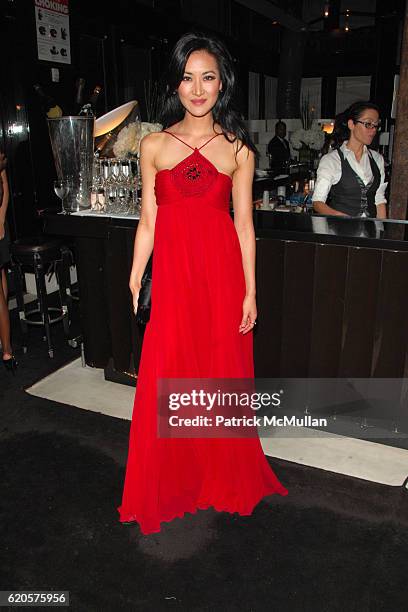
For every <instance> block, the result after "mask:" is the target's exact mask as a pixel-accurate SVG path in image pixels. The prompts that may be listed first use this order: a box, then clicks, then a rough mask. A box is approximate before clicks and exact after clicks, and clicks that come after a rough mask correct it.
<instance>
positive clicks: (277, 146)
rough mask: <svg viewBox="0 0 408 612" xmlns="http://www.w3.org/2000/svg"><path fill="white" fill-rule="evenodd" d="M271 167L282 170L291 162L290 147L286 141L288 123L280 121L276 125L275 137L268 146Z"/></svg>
mask: <svg viewBox="0 0 408 612" xmlns="http://www.w3.org/2000/svg"><path fill="white" fill-rule="evenodd" d="M268 155H269V156H270V167H271V168H273V169H276V170H281V169H282V168H284V167H285V166H286V165H287V164H288V163H289V161H290V147H289V143H288V141H287V140H286V123H284V122H283V121H280V120H279V121H278V122H277V123H276V125H275V136H274V137H273V138H272V140H270V141H269V144H268Z"/></svg>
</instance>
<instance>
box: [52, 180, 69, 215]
mask: <svg viewBox="0 0 408 612" xmlns="http://www.w3.org/2000/svg"><path fill="white" fill-rule="evenodd" d="M71 188H72V181H71V180H70V179H69V178H64V179H57V180H55V181H54V191H55V194H56V195H57V196H58V197H59V198H60V200H61V212H62V214H63V215H67V214H69V212H70V210H69V207H68V206H67V205H66V199H67V196H68V194H69V193H70V191H71ZM64 202H65V205H64Z"/></svg>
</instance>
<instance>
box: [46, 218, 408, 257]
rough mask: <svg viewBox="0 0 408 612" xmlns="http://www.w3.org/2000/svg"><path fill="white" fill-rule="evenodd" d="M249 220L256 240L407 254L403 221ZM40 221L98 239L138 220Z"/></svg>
mask: <svg viewBox="0 0 408 612" xmlns="http://www.w3.org/2000/svg"><path fill="white" fill-rule="evenodd" d="M231 216H232V217H233V211H231ZM253 218H254V227H255V233H256V236H257V237H258V238H261V237H262V238H275V239H281V240H282V239H283V240H299V241H302V242H320V243H322V244H339V245H354V246H357V245H358V246H366V247H375V248H382V249H391V250H393V249H397V250H401V251H406V250H408V222H407V221H397V220H391V219H387V220H381V219H372V218H367V219H362V218H349V217H337V216H324V215H317V214H309V213H297V212H290V211H279V210H270V211H269V210H259V209H258V210H255V209H254V213H253ZM43 220H44V230H45V232H46V233H51V234H53V233H55V234H59V235H72V236H74V235H76V236H84V237H85V236H93V237H100V238H102V237H106V236H107V235H108V233H109V231H110V228H112V227H117V228H120V227H122V228H124V229H125V228H126V229H133V228H136V226H137V223H138V220H139V219H138V217H136V216H131V215H129V216H124V215H121V216H119V215H118V216H115V215H112V216H109V215H105V214H100V213H93V212H91V211H83V212H80V213H74V214H70V215H63V214H61V213H51V212H47V213H45V214H44V215H43Z"/></svg>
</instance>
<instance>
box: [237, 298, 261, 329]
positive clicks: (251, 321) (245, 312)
mask: <svg viewBox="0 0 408 612" xmlns="http://www.w3.org/2000/svg"><path fill="white" fill-rule="evenodd" d="M257 314H258V313H257V310H256V299H255V296H253V297H252V296H250V295H246V296H245V298H244V303H243V305H242V321H241V325H240V326H239V332H242V333H243V334H246V333H247V332H249V331H251V329H253V328H254V326H255V325H256V317H257Z"/></svg>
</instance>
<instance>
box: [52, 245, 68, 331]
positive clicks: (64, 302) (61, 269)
mask: <svg viewBox="0 0 408 612" xmlns="http://www.w3.org/2000/svg"><path fill="white" fill-rule="evenodd" d="M67 265H68V269H69V264H68V261H67V253H66V250H65V248H64V247H62V248H61V259H60V260H59V261H57V262H56V264H55V275H56V277H57V282H58V293H59V296H60V302H61V307H62V325H63V327H64V334H65V337H66V338H67V339H69V333H70V329H69V324H70V319H71V312H70V310H71V309H70V308H69V306H68V299H67V290H66V284H65V283H66V270H67Z"/></svg>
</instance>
